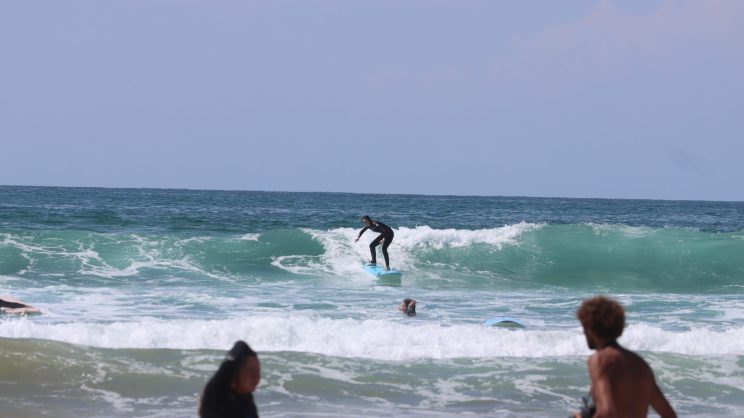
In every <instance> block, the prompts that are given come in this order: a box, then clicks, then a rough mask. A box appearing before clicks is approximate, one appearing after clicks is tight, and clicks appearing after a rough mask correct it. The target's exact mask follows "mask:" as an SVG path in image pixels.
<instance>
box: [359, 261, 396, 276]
mask: <svg viewBox="0 0 744 418" xmlns="http://www.w3.org/2000/svg"><path fill="white" fill-rule="evenodd" d="M362 267H363V268H364V270H365V271H366V272H367V273H369V274H371V275H373V276H375V277H377V278H380V279H393V278H400V276H402V275H403V274H402V273H401V272H399V271H398V270H394V269H390V270H385V267H383V266H381V265H379V264H378V265H370V264H365V265H363V266H362Z"/></svg>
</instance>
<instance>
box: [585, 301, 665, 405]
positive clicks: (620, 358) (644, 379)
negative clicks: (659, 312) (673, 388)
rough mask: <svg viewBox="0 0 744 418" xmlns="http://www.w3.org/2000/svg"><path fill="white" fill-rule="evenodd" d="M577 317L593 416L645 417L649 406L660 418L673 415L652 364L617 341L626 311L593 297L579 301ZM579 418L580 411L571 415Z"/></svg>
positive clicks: (617, 304) (623, 325)
mask: <svg viewBox="0 0 744 418" xmlns="http://www.w3.org/2000/svg"><path fill="white" fill-rule="evenodd" d="M576 317H577V318H578V319H579V321H580V322H581V326H582V327H583V328H584V335H585V336H586V343H587V345H588V346H589V348H590V349H592V350H596V352H595V353H594V354H592V355H591V357H589V360H587V368H588V369H589V378H590V379H591V381H592V387H591V395H592V398H593V399H594V406H595V408H596V412H595V413H594V414H593V415H592V416H593V417H596V418H599V417H629V418H635V417H646V415H647V414H648V407H649V406H651V407H652V408H653V409H654V411H656V413H658V414H659V416H661V418H676V416H677V414H676V413H675V412H674V409H672V406H671V405H670V404H669V401H667V399H666V398H665V397H664V394H663V393H661V389H659V386H657V384H656V378H655V377H654V372H653V371H652V370H651V367H649V365H648V364H647V363H646V362H645V361H644V360H643V359H642V358H641V357H640V356H639V355H638V354H636V353H634V352H632V351H630V350H627V349H625V348H623V347H621V346H620V344H618V343H617V338H618V337H620V335H621V334H622V333H623V328H624V327H625V311H624V309H623V307H622V306H621V305H620V304H619V303H618V302H617V301H615V300H613V299H610V298H608V297H605V296H595V297H593V298H591V299H586V300H584V302H582V304H581V306H580V307H579V310H578V311H576ZM574 416H575V417H578V418H580V417H581V414H580V413H576V414H574Z"/></svg>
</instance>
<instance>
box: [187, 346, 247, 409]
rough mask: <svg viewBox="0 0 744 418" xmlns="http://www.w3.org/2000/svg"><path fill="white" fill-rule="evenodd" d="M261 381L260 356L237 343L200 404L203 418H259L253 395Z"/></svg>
mask: <svg viewBox="0 0 744 418" xmlns="http://www.w3.org/2000/svg"><path fill="white" fill-rule="evenodd" d="M260 379H261V364H260V363H259V361H258V354H256V352H255V351H253V350H252V349H251V347H250V346H249V345H248V344H246V343H245V342H244V341H237V342H236V343H235V345H233V348H232V349H231V350H230V351H229V352H228V353H227V356H226V357H225V361H223V362H222V365H220V368H219V370H217V373H215V374H214V376H213V377H212V379H210V380H209V382H208V383H207V386H205V387H204V392H202V396H201V399H200V402H199V410H198V413H199V416H200V417H201V418H258V410H257V409H256V404H255V403H254V402H253V391H254V390H255V389H256V386H257V385H258V381H259V380H260Z"/></svg>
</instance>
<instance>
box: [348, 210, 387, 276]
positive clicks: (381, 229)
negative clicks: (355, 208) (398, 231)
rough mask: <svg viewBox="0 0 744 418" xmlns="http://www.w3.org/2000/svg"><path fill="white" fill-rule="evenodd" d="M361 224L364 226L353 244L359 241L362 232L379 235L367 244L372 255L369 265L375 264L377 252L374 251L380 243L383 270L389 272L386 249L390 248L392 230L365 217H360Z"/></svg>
mask: <svg viewBox="0 0 744 418" xmlns="http://www.w3.org/2000/svg"><path fill="white" fill-rule="evenodd" d="M362 224H364V228H362V230H361V231H359V235H357V237H356V239H355V240H354V242H357V241H359V238H361V237H362V234H363V233H364V231H366V230H368V229H371V230H372V231H374V232H377V233H379V234H380V235H379V236H377V238H375V239H374V241H372V242H371V243H370V244H369V251H370V253H372V260H371V261H370V262H369V263H370V264H377V251H375V247H377V246H378V245H380V243H381V242H382V255H383V257H385V270H390V257H388V252H387V249H388V247H389V246H390V243H391V242H393V236H394V234H393V230H392V229H391V228H390V227H389V226H387V225H385V224H384V223H382V222H379V221H373V220H372V219H370V218H369V216H367V215H364V216H362Z"/></svg>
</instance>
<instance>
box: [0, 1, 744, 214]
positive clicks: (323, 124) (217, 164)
mask: <svg viewBox="0 0 744 418" xmlns="http://www.w3.org/2000/svg"><path fill="white" fill-rule="evenodd" d="M742 22H744V1H739V0H731V1H716V0H705V1H702V0H695V1H654V0H637V1H583V0H582V1H570V2H568V1H547V0H546V1H490V0H489V1H466V0H452V1H437V0H422V1H400V0H396V1H378V0H375V1H366V2H362V1H348V0H338V1H332V0H329V1H305V0H303V1H266V2H251V1H216V0H203V1H190V0H172V1H161V0H143V1H133V0H128V1H115V0H114V1H100V0H89V1H68V0H65V1H58V0H54V1H3V2H0V145H1V147H0V184H18V185H61V186H104V187H174V188H207V189H242V190H288V191H347V192H380V193H422V194H480V195H520V196H565V197H627V198H660V199H675V198H676V199H711V200H744V24H742Z"/></svg>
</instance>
